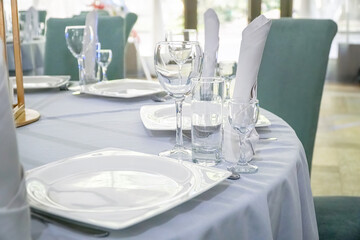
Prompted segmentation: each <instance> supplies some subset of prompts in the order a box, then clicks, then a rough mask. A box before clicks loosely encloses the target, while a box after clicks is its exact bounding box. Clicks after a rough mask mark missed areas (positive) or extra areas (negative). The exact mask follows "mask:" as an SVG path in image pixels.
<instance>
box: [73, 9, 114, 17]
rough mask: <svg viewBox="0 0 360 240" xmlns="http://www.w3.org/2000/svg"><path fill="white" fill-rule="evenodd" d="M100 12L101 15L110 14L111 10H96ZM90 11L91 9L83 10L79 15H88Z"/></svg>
mask: <svg viewBox="0 0 360 240" xmlns="http://www.w3.org/2000/svg"><path fill="white" fill-rule="evenodd" d="M96 11H97V12H98V14H99V16H110V14H109V12H108V11H106V10H96ZM88 13H89V11H81V12H80V14H79V15H77V16H86V15H87V14H88Z"/></svg>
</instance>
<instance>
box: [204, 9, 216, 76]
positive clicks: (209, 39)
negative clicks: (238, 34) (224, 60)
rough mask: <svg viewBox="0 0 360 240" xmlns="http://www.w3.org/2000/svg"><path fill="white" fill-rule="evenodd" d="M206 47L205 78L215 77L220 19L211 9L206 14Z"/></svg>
mask: <svg viewBox="0 0 360 240" xmlns="http://www.w3.org/2000/svg"><path fill="white" fill-rule="evenodd" d="M204 23H205V47H204V62H203V70H202V76H203V77H214V76H215V69H216V63H217V52H218V49H219V25H220V24H219V19H218V16H217V15H216V12H215V11H214V10H213V9H211V8H209V9H208V10H207V11H206V12H205V14H204Z"/></svg>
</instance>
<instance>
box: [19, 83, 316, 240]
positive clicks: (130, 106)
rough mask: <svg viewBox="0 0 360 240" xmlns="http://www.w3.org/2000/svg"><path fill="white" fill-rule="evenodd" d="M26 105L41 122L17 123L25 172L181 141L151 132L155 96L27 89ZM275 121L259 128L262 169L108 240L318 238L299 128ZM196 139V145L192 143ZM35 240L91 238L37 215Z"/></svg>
mask: <svg viewBox="0 0 360 240" xmlns="http://www.w3.org/2000/svg"><path fill="white" fill-rule="evenodd" d="M25 98H26V104H27V108H32V109H35V110H38V111H39V112H40V113H41V119H40V120H39V121H38V122H36V123H33V124H31V125H28V126H25V127H22V128H18V129H17V135H18V142H19V149H20V159H21V162H22V163H23V165H24V167H25V169H31V168H34V167H37V166H40V165H43V164H46V163H49V162H52V161H56V160H59V159H62V158H66V157H70V156H73V155H76V154H81V153H85V152H88V151H93V150H97V149H101V148H105V147H117V148H124V149H130V150H135V151H139V152H145V153H151V154H157V153H158V152H160V151H163V150H165V149H169V148H171V147H172V146H173V145H174V143H175V133H174V132H161V131H158V132H156V131H149V130H147V129H145V127H144V126H143V124H142V122H141V119H140V114H139V109H140V107H141V106H142V105H145V104H155V103H154V102H152V101H151V100H149V98H137V99H133V100H124V99H116V98H104V97H97V96H90V95H77V96H74V95H72V94H71V92H64V91H59V90H58V89H54V90H49V91H34V92H26V95H25ZM262 114H264V115H265V116H267V117H268V118H269V119H270V121H271V122H272V125H271V127H266V128H261V129H259V134H260V136H261V137H277V138H278V140H277V141H263V142H260V143H259V144H258V146H257V149H256V158H255V164H256V165H258V166H259V171H258V173H256V174H252V175H242V176H241V179H240V180H237V181H231V180H226V181H224V182H223V183H221V184H219V185H218V186H216V187H214V188H213V189H211V190H209V191H207V192H205V193H204V194H201V195H200V196H198V197H196V198H195V199H193V200H190V201H188V202H186V203H184V204H182V205H180V206H178V207H176V208H174V209H172V210H169V211H167V212H166V213H163V214H161V215H159V216H156V217H154V218H151V219H150V220H147V221H145V222H142V223H140V224H137V225H135V226H133V227H130V228H128V229H125V230H121V231H112V232H111V233H110V236H109V237H108V238H107V239H244V240H246V239H261V240H266V239H284V240H289V239H292V240H296V239H318V233H317V225H316V218H315V211H314V205H313V199H312V193H311V190H310V180H309V174H308V166H307V162H306V157H305V154H304V150H303V147H302V145H301V144H300V142H299V140H298V138H297V137H296V135H295V133H294V131H293V130H292V129H291V128H290V127H289V126H288V125H287V124H286V123H285V122H284V121H283V120H281V119H280V118H278V117H276V116H274V115H273V114H271V113H269V112H267V111H265V110H262ZM186 144H189V142H186ZM33 224H34V225H33V234H34V235H33V237H34V239H46V240H48V239H77V240H78V239H91V238H90V237H89V236H85V235H82V234H80V233H73V232H70V231H68V230H66V229H65V228H62V227H58V226H55V225H51V224H48V225H44V224H42V223H40V222H38V221H35V220H33Z"/></svg>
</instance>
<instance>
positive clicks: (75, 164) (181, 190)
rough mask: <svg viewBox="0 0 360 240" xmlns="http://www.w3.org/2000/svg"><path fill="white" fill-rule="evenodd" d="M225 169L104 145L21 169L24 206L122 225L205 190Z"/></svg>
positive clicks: (105, 224) (105, 225) (65, 216)
mask: <svg viewBox="0 0 360 240" xmlns="http://www.w3.org/2000/svg"><path fill="white" fill-rule="evenodd" d="M230 174H231V173H230V172H228V171H225V170H222V169H216V168H209V167H203V166H199V165H196V164H194V163H191V162H181V161H178V160H174V159H170V158H165V157H159V156H156V155H150V154H144V153H139V152H133V151H128V150H122V149H116V148H107V149H102V150H98V151H95V152H91V153H86V154H83V155H79V156H74V157H71V158H68V159H64V160H60V161H56V162H53V163H49V164H46V165H44V166H41V167H38V168H35V169H32V170H30V171H27V172H26V187H27V193H28V200H29V203H30V206H31V207H32V208H33V209H35V210H37V211H40V212H45V213H46V214H51V215H53V216H58V217H60V218H62V219H67V220H68V221H74V222H78V223H82V224H85V225H93V226H96V227H100V228H106V229H113V230H117V229H123V228H126V227H129V226H131V225H134V224H136V223H139V222H141V221H144V220H146V219H149V218H151V217H153V216H155V215H158V214H160V213H163V212H165V211H167V210H169V209H171V208H173V207H175V206H178V205H180V204H182V203H184V202H186V201H188V200H189V199H192V198H194V197H195V196H197V195H199V194H201V193H203V192H205V191H207V190H209V189H210V188H212V187H214V186H215V185H216V184H218V183H220V182H221V181H223V180H224V179H226V178H227V177H229V176H230Z"/></svg>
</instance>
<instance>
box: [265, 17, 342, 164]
mask: <svg viewBox="0 0 360 240" xmlns="http://www.w3.org/2000/svg"><path fill="white" fill-rule="evenodd" d="M336 32H337V25H336V23H335V22H333V21H332V20H311V19H287V18H284V19H278V20H273V22H272V26H271V29H270V32H269V35H268V38H267V41H266V44H265V49H264V53H263V57H262V62H261V66H260V70H259V74H258V99H259V103H260V106H261V107H263V108H265V109H267V110H269V111H271V112H273V113H275V114H276V115H278V116H279V117H281V118H283V119H284V120H285V121H286V122H287V123H288V124H289V125H290V126H291V127H292V128H293V129H294V130H295V132H296V134H297V136H298V137H299V139H300V141H301V142H302V144H303V146H304V149H305V153H306V157H307V160H308V166H309V170H310V168H311V162H312V154H313V148H314V141H315V134H316V129H317V122H318V116H319V108H320V101H321V96H322V90H323V85H324V80H325V75H326V68H327V63H328V56H329V50H330V46H331V42H332V40H333V38H334V36H335V34H336Z"/></svg>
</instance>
